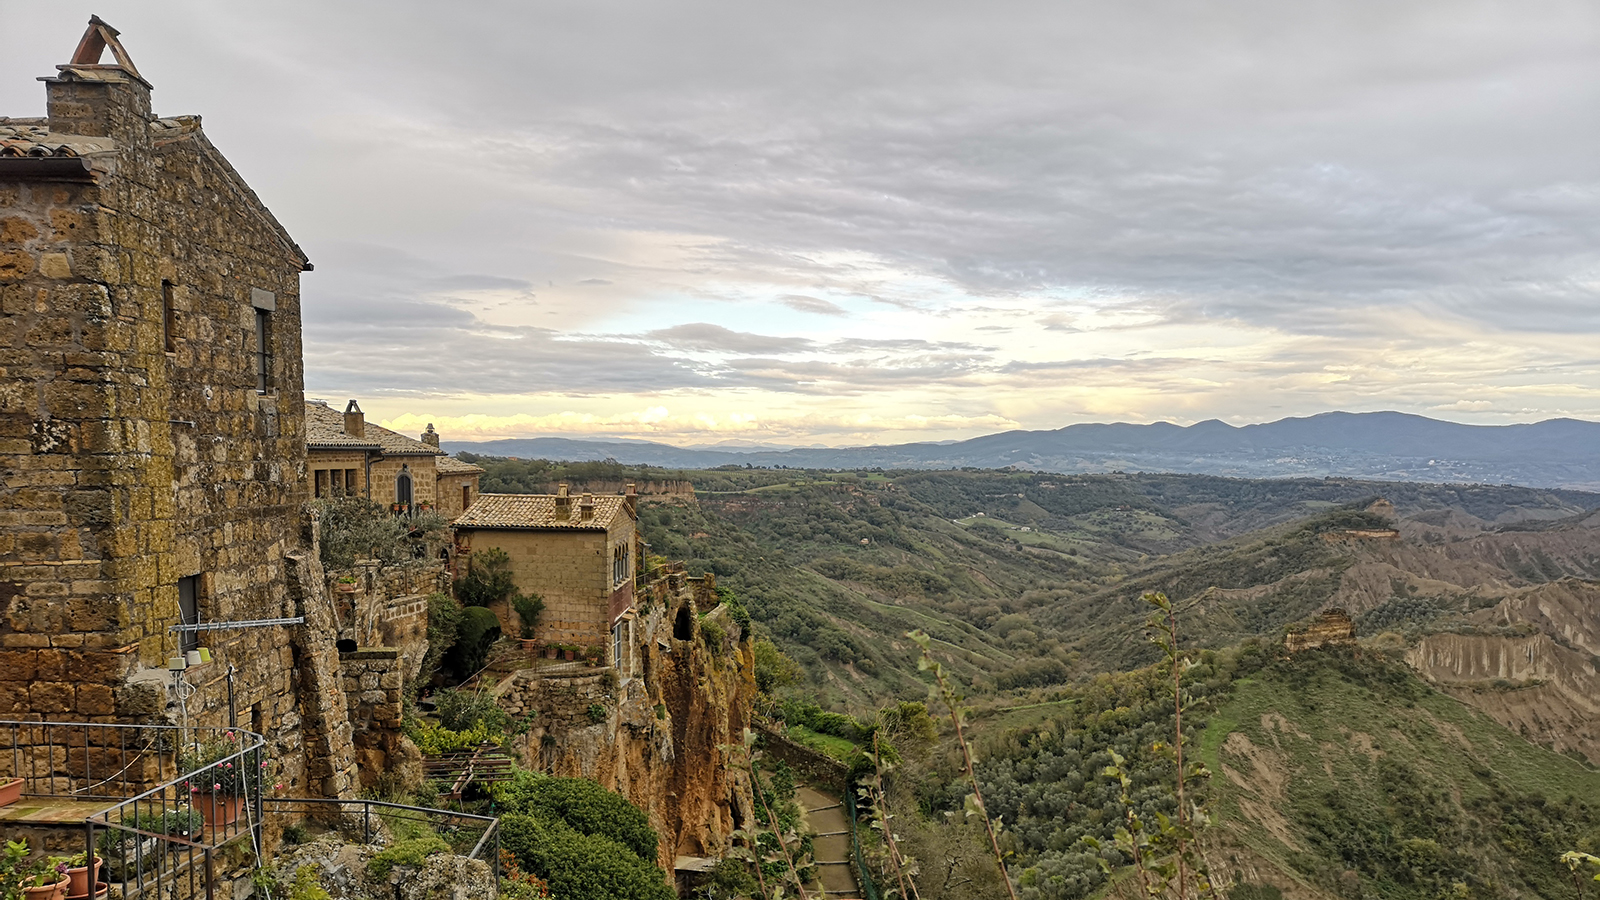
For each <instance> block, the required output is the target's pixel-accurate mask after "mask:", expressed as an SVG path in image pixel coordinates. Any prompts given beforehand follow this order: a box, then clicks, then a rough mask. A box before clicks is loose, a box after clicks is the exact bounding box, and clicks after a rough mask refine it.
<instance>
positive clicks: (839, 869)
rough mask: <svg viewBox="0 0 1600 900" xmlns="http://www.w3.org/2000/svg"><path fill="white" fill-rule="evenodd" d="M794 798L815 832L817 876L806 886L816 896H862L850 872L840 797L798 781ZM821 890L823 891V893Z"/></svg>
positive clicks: (847, 835) (847, 826) (847, 830)
mask: <svg viewBox="0 0 1600 900" xmlns="http://www.w3.org/2000/svg"><path fill="white" fill-rule="evenodd" d="M795 799H796V800H797V801H799V803H800V808H801V809H803V810H805V814H806V824H807V825H809V826H811V831H812V832H813V833H814V834H816V837H814V838H812V840H811V846H812V849H813V854H812V856H813V859H814V860H815V861H816V864H817V878H818V881H820V882H821V884H818V883H817V882H815V881H814V882H812V883H811V884H808V885H806V890H807V891H808V892H810V893H811V894H812V895H813V896H815V897H817V898H818V900H822V898H823V897H824V896H825V897H828V898H844V897H859V896H861V893H860V888H859V887H858V886H857V885H856V878H855V875H853V874H851V872H850V863H849V860H850V823H849V821H848V820H846V818H845V814H844V808H843V807H841V806H840V805H839V798H838V797H835V796H834V795H832V794H829V793H826V792H824V791H819V790H817V789H816V788H814V787H811V786H809V785H800V786H799V787H798V788H797V789H796V791H795ZM823 892H826V893H825V894H824V893H823Z"/></svg>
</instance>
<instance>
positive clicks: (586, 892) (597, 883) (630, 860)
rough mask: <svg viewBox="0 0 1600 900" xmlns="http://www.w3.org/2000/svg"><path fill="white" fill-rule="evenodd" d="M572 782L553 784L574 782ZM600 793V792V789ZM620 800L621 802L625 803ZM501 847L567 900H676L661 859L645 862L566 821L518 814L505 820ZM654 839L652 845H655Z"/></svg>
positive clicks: (629, 850)
mask: <svg viewBox="0 0 1600 900" xmlns="http://www.w3.org/2000/svg"><path fill="white" fill-rule="evenodd" d="M568 780H572V779H554V778H553V779H548V781H568ZM597 787H598V786H597ZM619 799H620V798H619ZM500 830H501V837H500V844H501V846H502V847H505V848H506V849H507V850H509V851H511V853H512V854H513V855H514V856H515V857H516V858H517V861H518V863H520V864H521V866H522V868H523V869H524V870H526V871H528V872H531V873H533V874H535V875H538V876H539V877H540V878H543V879H545V880H546V881H547V882H549V884H550V895H551V896H553V897H560V898H562V900H673V897H674V894H673V891H672V888H670V887H668V886H667V883H666V879H665V878H664V877H663V875H662V873H661V870H660V869H658V868H656V866H655V862H654V859H655V853H654V851H653V850H652V851H651V854H650V857H649V859H648V860H647V859H643V858H640V857H639V856H638V855H637V854H635V853H634V852H633V850H631V849H630V848H629V847H628V846H627V845H624V844H619V843H617V842H616V841H614V840H612V839H610V838H609V837H605V836H603V835H600V834H582V833H580V832H578V831H575V830H573V829H572V828H570V827H568V826H567V825H566V824H564V823H563V822H562V821H560V820H546V819H540V818H536V817H534V816H530V815H524V814H520V813H513V814H510V815H506V816H504V817H502V818H501V819H500ZM653 838H654V836H653V835H652V845H653V843H654V840H653Z"/></svg>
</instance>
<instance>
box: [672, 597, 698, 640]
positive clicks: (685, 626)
mask: <svg viewBox="0 0 1600 900" xmlns="http://www.w3.org/2000/svg"><path fill="white" fill-rule="evenodd" d="M672 637H673V639H674V640H679V641H688V640H693V639H694V614H693V613H691V612H689V604H687V603H685V604H684V605H682V606H680V607H678V615H677V617H676V618H674V619H673V620H672Z"/></svg>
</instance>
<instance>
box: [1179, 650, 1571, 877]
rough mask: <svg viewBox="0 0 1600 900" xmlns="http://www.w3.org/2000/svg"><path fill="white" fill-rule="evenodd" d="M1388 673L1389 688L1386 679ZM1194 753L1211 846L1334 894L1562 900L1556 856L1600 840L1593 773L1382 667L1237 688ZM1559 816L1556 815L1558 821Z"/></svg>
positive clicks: (1285, 676)
mask: <svg viewBox="0 0 1600 900" xmlns="http://www.w3.org/2000/svg"><path fill="white" fill-rule="evenodd" d="M1385 672H1387V674H1385ZM1200 750H1201V755H1202V756H1203V758H1204V760H1205V762H1206V764H1207V766H1208V767H1209V768H1210V769H1211V770H1212V771H1213V772H1214V773H1215V774H1214V777H1213V792H1214V795H1215V802H1214V812H1215V813H1216V815H1217V816H1218V817H1219V819H1220V820H1221V822H1222V823H1223V829H1224V832H1225V833H1226V834H1228V835H1230V836H1231V838H1232V839H1233V840H1237V841H1239V842H1240V843H1242V844H1244V845H1246V846H1248V847H1249V848H1250V849H1251V850H1253V851H1254V852H1255V853H1256V854H1258V855H1259V856H1260V857H1262V858H1264V859H1266V860H1269V861H1271V862H1272V863H1274V864H1276V865H1277V866H1278V867H1279V868H1280V869H1281V870H1282V871H1283V872H1284V873H1286V874H1288V875H1289V876H1290V877H1291V878H1293V879H1296V880H1301V881H1303V882H1306V883H1309V884H1311V885H1314V886H1315V887H1317V888H1319V889H1320V890H1322V891H1324V892H1326V893H1330V894H1334V893H1340V892H1341V884H1342V883H1344V885H1343V886H1344V892H1345V893H1349V884H1348V883H1347V882H1350V881H1351V876H1350V875H1346V874H1345V873H1347V872H1353V873H1358V875H1359V878H1360V881H1361V884H1362V893H1361V896H1376V897H1395V898H1409V897H1427V896H1433V895H1435V893H1436V892H1442V893H1445V894H1448V893H1459V891H1460V890H1462V889H1460V888H1456V887H1455V885H1457V884H1461V885H1463V886H1464V889H1465V890H1467V891H1468V892H1469V893H1470V894H1472V895H1477V896H1485V897H1488V896H1514V895H1517V894H1519V893H1523V892H1527V893H1530V894H1533V895H1537V896H1541V897H1550V898H1565V897H1567V896H1568V895H1569V894H1568V892H1569V891H1570V889H1571V884H1570V882H1569V881H1567V880H1566V879H1565V878H1564V870H1563V869H1562V868H1561V867H1560V866H1559V865H1558V864H1557V863H1556V861H1555V857H1556V855H1558V854H1559V853H1561V852H1563V851H1564V850H1568V849H1574V848H1576V847H1578V846H1579V845H1580V844H1584V845H1586V846H1589V847H1591V848H1592V847H1593V845H1594V844H1595V842H1597V841H1600V817H1597V812H1596V810H1594V809H1592V808H1591V809H1589V810H1587V811H1586V812H1585V811H1581V810H1578V809H1576V808H1574V807H1569V806H1567V805H1566V804H1567V802H1568V801H1567V798H1578V799H1580V800H1587V801H1588V802H1589V803H1595V802H1597V801H1600V772H1597V771H1594V770H1590V769H1586V768H1585V767H1583V766H1582V765H1580V764H1579V763H1576V762H1574V761H1573V760H1571V759H1568V758H1566V757H1564V756H1560V755H1557V754H1555V753H1552V752H1550V751H1547V750H1545V749H1543V748H1540V747H1536V746H1534V745H1532V744H1530V743H1528V742H1527V741H1525V740H1523V739H1522V738H1521V737H1520V736H1518V735H1516V734H1513V733H1511V732H1510V731H1507V730H1506V729H1505V728H1503V727H1501V726H1500V725H1498V724H1497V723H1495V722H1493V721H1492V720H1490V719H1489V718H1488V717H1486V716H1484V715H1482V714H1480V713H1478V712H1476V711H1475V710H1473V709H1471V708H1469V707H1467V706H1465V705H1463V704H1461V703H1458V702H1457V701H1455V700H1453V699H1451V698H1449V697H1447V696H1445V695H1443V694H1440V693H1438V692H1436V691H1433V690H1431V689H1429V688H1427V687H1426V686H1424V685H1423V684H1422V683H1421V682H1419V681H1417V680H1416V679H1415V678H1412V677H1411V676H1410V675H1409V674H1407V673H1404V672H1403V671H1402V670H1400V669H1399V667H1398V666H1396V665H1393V664H1391V665H1390V666H1389V667H1387V669H1386V670H1373V669H1363V670H1358V671H1355V672H1354V673H1352V672H1351V671H1342V670H1341V668H1340V667H1338V666H1335V665H1325V666H1319V665H1303V666H1299V667H1296V668H1294V669H1290V670H1289V671H1287V672H1272V671H1271V670H1267V671H1264V672H1262V673H1258V674H1257V675H1256V676H1254V677H1251V678H1246V679H1241V680H1240V681H1238V682H1236V683H1235V684H1234V690H1233V693H1232V695H1231V697H1229V698H1228V699H1227V700H1226V701H1224V702H1223V703H1222V705H1221V706H1220V708H1219V709H1217V710H1216V712H1215V713H1214V714H1213V715H1212V716H1211V717H1210V721H1209V723H1208V726H1207V728H1206V729H1205V731H1204V732H1203V735H1202V737H1201V741H1200ZM1558 811H1560V812H1558Z"/></svg>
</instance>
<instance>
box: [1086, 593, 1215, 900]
mask: <svg viewBox="0 0 1600 900" xmlns="http://www.w3.org/2000/svg"><path fill="white" fill-rule="evenodd" d="M1143 599H1144V601H1145V602H1146V603H1148V604H1150V605H1151V606H1153V607H1155V612H1154V613H1153V614H1152V615H1151V616H1150V618H1149V619H1148V620H1147V621H1146V622H1145V629H1146V631H1145V636H1146V637H1147V638H1148V639H1149V641H1150V643H1152V644H1154V645H1156V647H1158V648H1160V650H1161V651H1162V654H1163V655H1164V656H1165V657H1166V663H1167V666H1168V670H1169V671H1170V673H1171V677H1172V706H1173V743H1172V745H1171V746H1170V747H1168V746H1167V745H1165V744H1162V743H1157V744H1155V745H1154V746H1153V747H1152V748H1151V749H1152V750H1154V751H1155V752H1156V753H1158V754H1164V753H1170V754H1171V759H1172V760H1173V767H1174V770H1175V772H1176V778H1175V781H1176V791H1175V793H1176V795H1177V807H1178V808H1177V815H1176V816H1172V817H1169V816H1167V815H1165V814H1163V813H1159V812H1158V813H1156V814H1155V821H1154V822H1147V821H1145V819H1144V818H1143V817H1142V816H1140V815H1139V814H1138V812H1136V811H1135V809H1134V803H1133V797H1132V788H1133V779H1132V777H1131V776H1130V775H1129V773H1128V770H1127V765H1126V760H1124V759H1123V757H1122V756H1121V755H1120V754H1118V753H1117V752H1116V751H1114V750H1113V751H1112V752H1111V765H1109V766H1107V767H1106V768H1105V771H1104V774H1105V775H1106V776H1107V777H1109V778H1113V779H1116V781H1117V783H1118V785H1119V786H1120V788H1121V795H1120V796H1121V802H1122V815H1123V825H1122V827H1121V828H1119V829H1118V830H1117V834H1116V846H1117V849H1118V850H1120V851H1121V852H1122V854H1123V855H1124V856H1126V857H1128V859H1129V860H1131V861H1132V863H1133V876H1134V878H1135V880H1136V881H1137V882H1138V886H1139V893H1140V896H1141V897H1142V898H1145V900H1191V898H1201V897H1204V898H1207V900H1218V892H1217V887H1216V885H1215V884H1213V883H1212V879H1211V867H1210V865H1209V864H1207V862H1206V859H1205V855H1204V853H1203V852H1201V848H1200V844H1199V841H1198V840H1197V833H1198V831H1199V830H1200V829H1201V828H1204V827H1205V826H1206V824H1207V819H1206V815H1205V811H1204V809H1203V808H1202V807H1201V805H1200V804H1199V803H1198V802H1196V801H1192V800H1191V799H1190V795H1189V791H1188V785H1189V782H1190V781H1203V780H1204V779H1207V778H1210V777H1211V773H1210V771H1208V770H1207V769H1206V767H1205V765H1204V764H1203V763H1193V764H1187V763H1185V762H1184V758H1183V749H1184V748H1183V713H1184V710H1186V709H1189V708H1191V706H1192V705H1193V701H1192V699H1191V698H1190V697H1189V696H1188V694H1187V692H1186V691H1185V690H1184V687H1183V676H1184V674H1185V673H1187V672H1188V671H1189V670H1190V669H1193V668H1194V667H1195V665H1196V663H1195V662H1194V661H1193V660H1191V659H1189V658H1188V656H1187V655H1185V654H1184V653H1183V651H1182V650H1181V649H1180V648H1179V645H1178V617H1177V613H1176V611H1175V610H1174V609H1173V607H1172V601H1170V600H1168V599H1167V595H1166V594H1161V593H1150V594H1145V595H1144V597H1143ZM1100 866H1101V868H1102V869H1104V870H1105V872H1106V874H1107V875H1110V874H1111V864H1110V863H1109V862H1108V861H1106V860H1105V859H1103V858H1102V859H1101V861H1100ZM1118 890H1119V891H1120V886H1119V887H1118Z"/></svg>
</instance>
